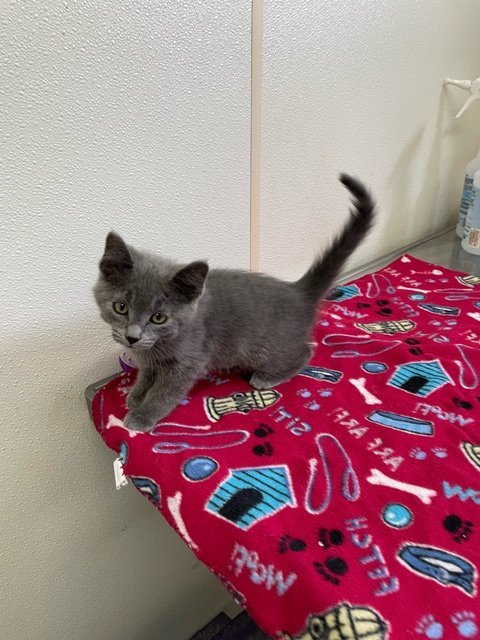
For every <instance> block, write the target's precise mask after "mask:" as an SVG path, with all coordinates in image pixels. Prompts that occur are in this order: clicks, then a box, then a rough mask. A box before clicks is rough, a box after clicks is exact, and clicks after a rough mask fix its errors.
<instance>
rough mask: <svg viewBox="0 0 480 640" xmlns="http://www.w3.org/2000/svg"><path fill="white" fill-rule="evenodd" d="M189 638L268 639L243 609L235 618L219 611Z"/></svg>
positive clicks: (225, 639) (193, 639)
mask: <svg viewBox="0 0 480 640" xmlns="http://www.w3.org/2000/svg"><path fill="white" fill-rule="evenodd" d="M190 640H269V638H268V636H266V635H265V634H264V633H263V631H260V629H259V628H258V627H257V625H256V624H255V623H254V622H253V620H251V619H250V618H249V616H248V614H247V613H246V612H245V611H243V612H242V613H240V614H238V615H237V616H236V617H235V618H233V619H232V618H230V617H229V616H227V614H226V613H220V614H219V615H218V616H217V617H216V618H214V619H213V620H211V621H210V622H209V623H208V624H207V626H206V627H204V628H203V629H200V631H198V632H197V633H196V634H195V635H194V636H193V637H192V638H190Z"/></svg>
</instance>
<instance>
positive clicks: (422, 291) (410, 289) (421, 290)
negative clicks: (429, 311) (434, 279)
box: [397, 285, 430, 293]
mask: <svg viewBox="0 0 480 640" xmlns="http://www.w3.org/2000/svg"><path fill="white" fill-rule="evenodd" d="M397 289H403V291H417V292H418V293H430V291H429V290H428V289H413V288H412V287H403V286H402V285H399V286H398V287H397Z"/></svg>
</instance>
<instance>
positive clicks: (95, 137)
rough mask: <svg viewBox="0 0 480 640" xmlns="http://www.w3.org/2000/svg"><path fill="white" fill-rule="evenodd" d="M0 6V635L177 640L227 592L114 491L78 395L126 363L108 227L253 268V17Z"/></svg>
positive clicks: (224, 9) (202, 11)
mask: <svg viewBox="0 0 480 640" xmlns="http://www.w3.org/2000/svg"><path fill="white" fill-rule="evenodd" d="M1 12H2V21H1V27H0V29H1V33H0V51H1V55H0V59H1V65H2V68H1V77H0V105H1V109H2V114H1V115H0V128H1V136H0V139H1V140H2V145H1V151H0V162H1V163H2V167H1V170H0V175H1V181H2V185H1V187H0V192H1V196H0V197H1V217H0V242H1V249H0V271H1V290H2V295H1V300H2V303H1V306H2V310H1V313H0V317H1V327H2V330H1V332H0V353H1V354H2V356H1V362H2V365H1V370H2V375H1V380H0V385H1V390H0V414H1V427H0V429H1V433H0V458H1V460H0V466H1V474H0V477H1V478H2V481H1V483H0V505H1V518H0V575H1V581H0V602H1V605H0V608H1V614H0V619H1V632H0V635H1V636H2V637H4V638H9V639H10V640H65V638H68V640H86V639H87V638H88V639H91V640H110V639H111V640H113V639H115V640H152V639H153V638H158V639H162V640H163V639H164V640H166V639H167V638H169V639H170V638H171V639H172V640H183V639H184V638H186V637H188V636H190V635H191V634H192V633H193V632H194V631H196V629H197V628H198V627H199V626H202V625H203V624H205V623H206V622H207V620H208V619H209V618H210V617H211V616H212V615H214V614H216V613H217V612H218V610H219V609H220V608H221V607H222V606H223V604H224V603H225V602H226V601H227V600H228V596H227V595H226V592H225V591H224V590H223V588H222V587H221V586H220V585H219V583H218V582H217V581H216V579H215V578H214V577H213V576H212V575H211V574H210V573H209V572H208V570H207V569H206V568H205V567H203V566H201V565H199V563H198V562H197V561H196V559H195V558H194V556H193V555H192V554H191V553H190V552H189V551H188V550H187V549H186V547H185V545H184V544H183V543H182V542H181V541H180V539H179V538H177V537H176V535H175V534H174V533H173V532H172V531H171V530H170V529H169V528H168V527H167V525H166V524H165V523H164V522H163V520H162V519H161V518H160V517H159V516H158V514H157V513H156V511H155V510H154V509H152V507H151V506H150V505H149V504H148V503H147V501H146V500H145V499H143V498H142V497H141V496H140V495H138V493H137V492H136V491H134V490H133V489H131V488H129V489H127V490H126V491H122V492H116V491H115V488H114V484H113V470H112V460H113V458H114V455H113V452H111V451H109V450H108V449H107V448H106V447H105V446H104V445H103V443H102V441H101V439H100V438H99V436H98V435H97V434H96V432H95V430H94V428H93V427H92V425H91V423H90V422H89V418H88V413H87V409H86V405H85V401H84V397H83V392H84V389H85V387H86V386H87V385H88V384H89V383H91V382H93V381H95V380H98V379H99V378H101V377H104V376H105V375H107V374H110V373H112V372H114V371H115V370H116V369H117V365H116V357H115V354H116V352H117V349H116V348H115V347H114V343H113V342H112V341H111V339H110V337H109V331H108V328H107V326H106V325H104V324H103V323H102V322H101V321H100V319H99V317H98V314H97V310H96V308H95V307H94V303H93V300H92V295H91V287H92V286H93V283H94V280H95V278H96V273H97V262H98V260H99V258H100V256H101V252H102V251H103V244H104V238H105V235H106V233H107V231H108V230H109V229H110V228H114V229H116V230H118V231H119V232H121V233H123V234H124V235H125V237H126V238H127V239H128V240H130V241H132V242H133V243H137V244H138V245H139V246H144V247H148V248H150V249H156V250H158V251H161V252H164V253H166V254H169V255H171V256H173V257H175V256H178V257H179V258H182V259H189V258H194V257H196V258H198V257H208V258H210V260H211V263H212V264H219V263H223V264H231V265H234V266H237V267H247V268H248V264H249V253H248V232H249V218H248V216H249V133H250V132H249V115H250V114H249V82H250V4H249V2H247V1H242V2H239V1H238V0H218V1H212V0H195V1H194V0H189V2H188V3H183V2H168V0H161V1H160V0H156V1H155V2H150V1H147V0H146V1H143V2H138V1H135V2H117V0H95V1H93V0H91V1H83V2H75V3H74V2H72V1H70V0H66V1H65V2H56V1H50V0H41V1H39V0H22V1H21V2H16V3H14V2H10V3H6V2H5V3H3V4H2V8H1ZM229 217H231V218H232V219H233V220H234V221H235V222H234V229H235V232H234V233H232V227H231V226H229V225H225V220H226V219H227V218H229Z"/></svg>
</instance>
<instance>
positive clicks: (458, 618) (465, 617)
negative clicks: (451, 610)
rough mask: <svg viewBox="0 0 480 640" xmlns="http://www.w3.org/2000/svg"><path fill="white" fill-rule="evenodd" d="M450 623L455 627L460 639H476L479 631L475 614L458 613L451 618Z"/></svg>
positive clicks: (467, 612) (468, 612) (469, 612)
mask: <svg viewBox="0 0 480 640" xmlns="http://www.w3.org/2000/svg"><path fill="white" fill-rule="evenodd" d="M451 621H452V622H453V624H454V625H455V626H456V627H457V631H458V633H459V634H460V636H461V637H462V638H476V637H477V636H478V631H479V629H478V625H477V622H476V618H475V614H474V613H472V612H471V611H459V612H458V613H455V614H454V615H453V616H452V617H451Z"/></svg>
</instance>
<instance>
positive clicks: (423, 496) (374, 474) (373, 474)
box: [367, 469, 437, 504]
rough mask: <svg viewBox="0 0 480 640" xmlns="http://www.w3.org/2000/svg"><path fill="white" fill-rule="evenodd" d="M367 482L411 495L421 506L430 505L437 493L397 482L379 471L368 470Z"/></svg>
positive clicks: (414, 485)
mask: <svg viewBox="0 0 480 640" xmlns="http://www.w3.org/2000/svg"><path fill="white" fill-rule="evenodd" d="M367 482H369V483H370V484H374V485H378V486H380V487H390V488H391V489H398V490H399V491H405V493H411V494H412V496H417V498H418V499H419V500H421V501H422V502H423V504H431V503H432V498H435V496H436V495H437V492H436V491H435V490H434V489H427V488H426V487H419V486H418V485H416V484H409V483H408V482H399V481H398V480H394V479H393V478H389V477H388V476H386V475H385V474H384V473H382V472H381V471H380V470H379V469H370V475H369V476H368V478H367Z"/></svg>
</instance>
